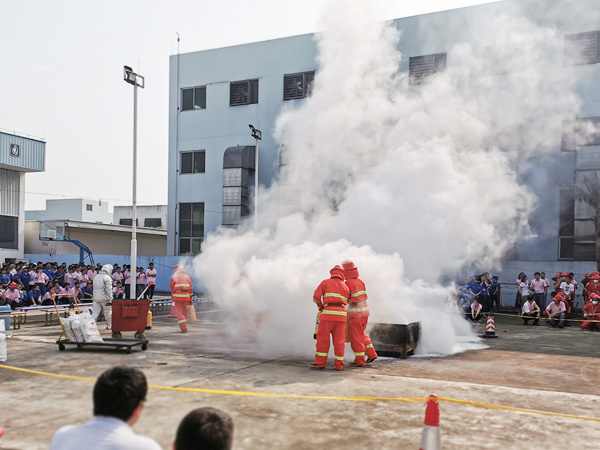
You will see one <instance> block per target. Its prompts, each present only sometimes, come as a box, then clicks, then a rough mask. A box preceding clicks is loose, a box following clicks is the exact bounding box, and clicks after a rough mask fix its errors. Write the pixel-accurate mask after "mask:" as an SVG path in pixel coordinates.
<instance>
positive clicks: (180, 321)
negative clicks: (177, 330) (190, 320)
mask: <svg viewBox="0 0 600 450" xmlns="http://www.w3.org/2000/svg"><path fill="white" fill-rule="evenodd" d="M183 322H187V320H185V319H183V320H178V321H177V323H183Z"/></svg>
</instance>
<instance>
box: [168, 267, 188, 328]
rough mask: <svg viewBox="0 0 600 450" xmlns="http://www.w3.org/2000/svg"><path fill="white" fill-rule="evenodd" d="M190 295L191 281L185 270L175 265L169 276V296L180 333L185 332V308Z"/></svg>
mask: <svg viewBox="0 0 600 450" xmlns="http://www.w3.org/2000/svg"><path fill="white" fill-rule="evenodd" d="M192 294H193V290H192V280H191V278H190V277H188V276H187V275H186V273H185V269H184V268H183V267H182V266H180V265H179V264H177V265H176V266H175V267H174V268H173V275H172V276H171V295H172V297H173V304H174V307H175V314H176V315H177V322H178V323H179V329H180V330H181V332H182V333H185V332H187V306H188V305H189V304H191V303H192Z"/></svg>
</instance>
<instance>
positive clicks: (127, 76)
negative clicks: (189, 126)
mask: <svg viewBox="0 0 600 450" xmlns="http://www.w3.org/2000/svg"><path fill="white" fill-rule="evenodd" d="M123 77H124V80H125V81H126V82H127V83H129V84H132V85H133V201H132V203H133V215H132V218H131V267H130V268H129V276H130V277H133V280H132V279H131V278H130V282H131V286H135V282H136V274H137V239H136V231H137V230H136V228H137V223H136V222H137V88H138V86H139V87H141V88H142V89H143V88H144V77H143V76H141V75H138V74H137V73H135V72H134V71H133V70H132V69H131V67H129V66H124V72H123ZM133 289H134V290H133V292H134V298H135V297H137V296H136V295H135V288H133ZM129 294H130V295H129V296H130V297H131V291H130V292H129Z"/></svg>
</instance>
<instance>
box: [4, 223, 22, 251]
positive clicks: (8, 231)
mask: <svg viewBox="0 0 600 450" xmlns="http://www.w3.org/2000/svg"><path fill="white" fill-rule="evenodd" d="M18 236H19V218H18V217H13V216H0V248H19V238H18Z"/></svg>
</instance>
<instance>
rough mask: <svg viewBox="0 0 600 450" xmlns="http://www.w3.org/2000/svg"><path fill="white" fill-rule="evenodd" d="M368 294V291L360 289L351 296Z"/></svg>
mask: <svg viewBox="0 0 600 450" xmlns="http://www.w3.org/2000/svg"><path fill="white" fill-rule="evenodd" d="M363 294H365V295H367V291H358V292H357V293H356V294H352V295H351V296H350V297H358V296H359V295H363Z"/></svg>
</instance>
